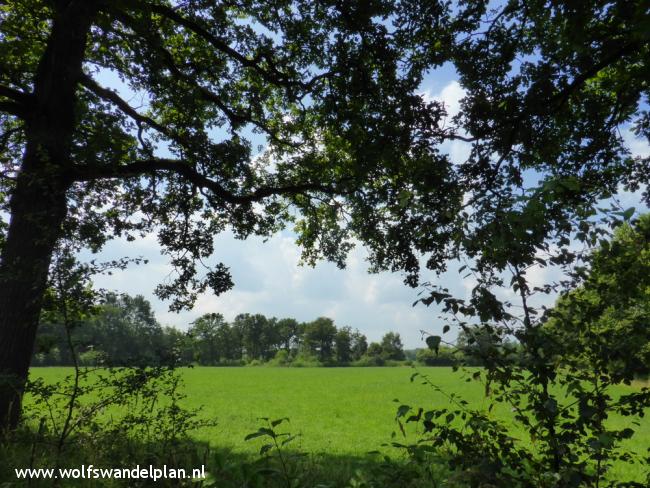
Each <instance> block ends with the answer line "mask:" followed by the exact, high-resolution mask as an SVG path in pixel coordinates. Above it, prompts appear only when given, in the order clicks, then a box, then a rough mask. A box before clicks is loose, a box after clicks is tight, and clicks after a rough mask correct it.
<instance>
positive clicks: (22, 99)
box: [0, 85, 30, 104]
mask: <svg viewBox="0 0 650 488" xmlns="http://www.w3.org/2000/svg"><path fill="white" fill-rule="evenodd" d="M0 97H5V98H10V99H12V100H13V101H14V102H16V103H21V104H22V103H27V102H28V101H29V98H30V95H28V94H27V93H25V92H23V91H20V90H17V89H16V88H11V87H10V86H7V85H0Z"/></svg>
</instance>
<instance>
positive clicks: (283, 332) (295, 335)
mask: <svg viewBox="0 0 650 488" xmlns="http://www.w3.org/2000/svg"><path fill="white" fill-rule="evenodd" d="M276 326H277V331H278V337H279V340H280V343H281V344H282V347H283V348H284V350H285V351H287V352H290V351H291V349H292V348H296V347H297V346H298V340H299V336H300V324H298V321H297V320H296V319H289V318H287V319H280V320H278V322H277V325H276Z"/></svg>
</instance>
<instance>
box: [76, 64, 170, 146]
mask: <svg viewBox="0 0 650 488" xmlns="http://www.w3.org/2000/svg"><path fill="white" fill-rule="evenodd" d="M79 83H81V84H82V85H83V86H84V87H85V88H87V89H88V90H89V91H91V92H92V93H94V94H95V95H97V96H98V97H99V98H101V99H103V100H106V101H108V102H111V103H113V104H114V105H115V106H116V107H117V108H119V109H120V110H121V111H122V112H123V113H124V114H126V115H128V116H129V117H131V118H132V119H133V120H135V121H136V122H137V123H138V125H140V124H146V125H148V126H149V127H151V128H152V129H155V130H157V131H158V132H160V133H161V134H163V135H165V136H167V137H168V138H169V139H172V140H174V141H176V142H178V143H179V144H181V145H183V141H182V139H181V138H180V137H179V136H178V134H175V133H174V132H172V131H171V130H169V129H168V128H167V127H165V126H164V125H162V124H160V123H158V122H156V121H155V120H154V119H152V118H151V117H147V116H146V115H142V114H140V113H138V111H137V110H135V109H134V108H133V107H131V106H130V105H129V104H128V103H127V102H126V100H124V99H123V98H121V97H120V96H119V95H118V94H117V93H116V92H114V91H113V90H109V89H108V88H104V87H102V86H100V85H99V84H98V83H97V82H96V81H95V80H94V79H92V78H91V77H90V76H88V75H86V74H83V75H82V76H81V77H80V78H79Z"/></svg>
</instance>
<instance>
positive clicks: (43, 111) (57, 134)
mask: <svg viewBox="0 0 650 488" xmlns="http://www.w3.org/2000/svg"><path fill="white" fill-rule="evenodd" d="M56 8H57V15H56V18H55V20H54V22H53V24H52V30H51V33H50V37H49V39H48V43H47V46H46V48H45V50H44V52H43V55H42V58H41V60H40V63H39V67H38V71H37V73H36V76H35V79H34V84H33V92H32V93H31V94H30V95H29V97H28V100H27V102H26V107H25V108H26V110H25V134H26V138H27V143H26V146H25V153H24V155H23V161H22V165H21V168H20V172H19V175H18V178H17V181H16V186H15V188H14V190H13V192H12V194H11V200H10V211H11V220H10V223H9V229H8V232H7V238H6V241H5V245H4V248H3V250H2V256H1V257H0V426H1V427H2V428H4V429H13V428H15V427H16V425H17V423H18V421H19V418H20V404H21V397H22V392H23V389H24V385H25V381H26V379H27V373H28V370H29V363H30V360H31V356H32V352H33V349H34V341H35V338H36V329H37V327H38V319H39V315H40V312H41V304H42V297H43V293H44V291H45V288H46V286H47V277H48V270H49V265H50V261H51V258H52V253H53V251H54V249H55V246H56V242H57V240H58V239H59V237H60V234H61V224H62V223H63V220H64V219H65V216H66V209H67V204H66V192H67V191H68V189H69V187H70V185H71V181H70V180H68V179H67V178H66V177H65V176H64V175H65V174H67V173H66V171H67V170H69V168H70V165H71V164H72V163H71V161H70V147H71V144H72V139H73V133H74V128H75V113H74V107H75V97H76V91H77V85H78V82H79V79H80V77H81V73H82V64H83V59H84V52H85V49H86V38H87V34H88V32H89V29H90V25H91V22H92V19H93V17H94V15H95V12H96V4H95V1H93V0H68V1H59V2H56Z"/></svg>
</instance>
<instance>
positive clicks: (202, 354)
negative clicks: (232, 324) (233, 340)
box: [187, 313, 229, 366]
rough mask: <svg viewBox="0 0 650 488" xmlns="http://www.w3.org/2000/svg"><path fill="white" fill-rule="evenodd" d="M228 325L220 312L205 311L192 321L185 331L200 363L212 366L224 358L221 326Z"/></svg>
mask: <svg viewBox="0 0 650 488" xmlns="http://www.w3.org/2000/svg"><path fill="white" fill-rule="evenodd" d="M224 327H225V328H226V329H228V328H229V326H228V324H227V322H226V321H225V320H224V318H223V315H221V314H220V313H207V314H205V315H203V316H201V317H199V318H198V319H196V320H195V321H194V322H192V326H191V327H190V329H189V330H188V331H187V332H188V335H189V336H190V337H192V339H193V343H194V346H195V351H196V352H195V359H196V360H198V361H199V363H200V364H203V365H210V366H214V365H215V364H218V363H219V361H220V360H221V359H222V358H224V356H225V353H226V350H225V347H224V346H225V344H224V343H223V335H224V334H223V328H224Z"/></svg>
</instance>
